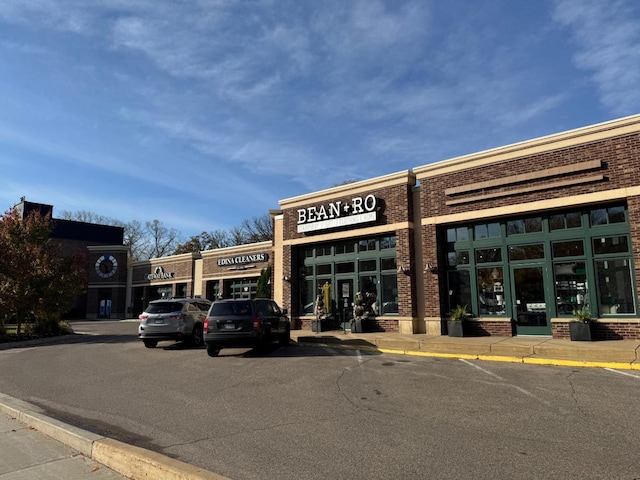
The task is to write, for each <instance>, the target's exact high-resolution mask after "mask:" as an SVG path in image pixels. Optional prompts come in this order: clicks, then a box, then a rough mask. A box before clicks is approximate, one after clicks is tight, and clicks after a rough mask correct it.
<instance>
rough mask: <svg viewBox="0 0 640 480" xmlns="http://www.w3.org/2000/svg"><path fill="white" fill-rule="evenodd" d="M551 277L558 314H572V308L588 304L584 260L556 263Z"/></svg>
mask: <svg viewBox="0 0 640 480" xmlns="http://www.w3.org/2000/svg"><path fill="white" fill-rule="evenodd" d="M553 277H554V278H553V280H554V285H555V288H556V308H557V311H558V315H572V313H573V309H574V308H576V307H585V306H586V307H588V306H589V291H588V282H587V268H586V264H585V262H566V263H556V264H554V265H553Z"/></svg>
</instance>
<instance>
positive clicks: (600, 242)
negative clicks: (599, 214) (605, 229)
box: [593, 235, 629, 255]
mask: <svg viewBox="0 0 640 480" xmlns="http://www.w3.org/2000/svg"><path fill="white" fill-rule="evenodd" d="M628 251H629V243H628V238H627V236H626V235H621V236H617V237H601V238H594V239H593V253H594V255H606V254H609V253H626V252H628Z"/></svg>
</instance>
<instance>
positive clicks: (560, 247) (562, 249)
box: [551, 240, 584, 258]
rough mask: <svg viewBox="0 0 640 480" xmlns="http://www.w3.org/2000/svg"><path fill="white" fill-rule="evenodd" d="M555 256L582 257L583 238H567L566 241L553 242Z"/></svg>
mask: <svg viewBox="0 0 640 480" xmlns="http://www.w3.org/2000/svg"><path fill="white" fill-rule="evenodd" d="M551 251H552V254H553V258H561V257H580V256H582V255H584V241H583V240H567V241H566V242H553V243H552V244H551Z"/></svg>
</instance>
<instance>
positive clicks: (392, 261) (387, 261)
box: [380, 257, 398, 270]
mask: <svg viewBox="0 0 640 480" xmlns="http://www.w3.org/2000/svg"><path fill="white" fill-rule="evenodd" d="M397 269H398V265H397V263H396V257H392V258H381V259H380V270H397Z"/></svg>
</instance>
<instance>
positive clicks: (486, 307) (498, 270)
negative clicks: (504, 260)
mask: <svg viewBox="0 0 640 480" xmlns="http://www.w3.org/2000/svg"><path fill="white" fill-rule="evenodd" d="M477 277H478V301H479V304H478V308H479V310H480V314H485V315H486V314H489V315H496V314H498V315H500V314H504V313H505V308H504V307H505V303H504V278H503V277H504V275H503V273H502V267H492V268H479V269H478V270H477Z"/></svg>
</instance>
